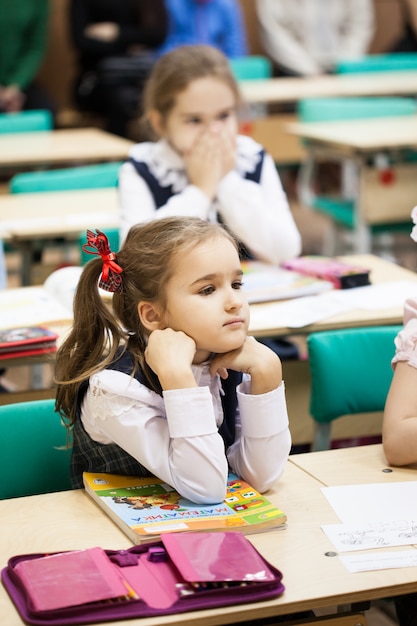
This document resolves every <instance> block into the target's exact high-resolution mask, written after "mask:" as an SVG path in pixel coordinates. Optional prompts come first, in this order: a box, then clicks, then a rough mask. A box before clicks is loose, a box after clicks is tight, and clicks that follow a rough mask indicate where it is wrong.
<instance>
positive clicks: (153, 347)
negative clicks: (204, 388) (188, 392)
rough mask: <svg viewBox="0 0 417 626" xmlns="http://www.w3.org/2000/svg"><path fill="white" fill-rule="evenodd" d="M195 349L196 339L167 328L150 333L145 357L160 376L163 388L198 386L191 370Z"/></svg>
mask: <svg viewBox="0 0 417 626" xmlns="http://www.w3.org/2000/svg"><path fill="white" fill-rule="evenodd" d="M195 351H196V345H195V341H194V339H192V338H191V337H189V336H188V335H186V334H185V333H183V332H182V331H176V330H173V329H172V328H165V329H163V330H154V331H153V332H152V333H151V334H150V336H149V340H148V345H147V347H146V350H145V359H146V362H147V364H148V365H149V367H150V368H151V369H152V370H153V371H154V372H155V374H156V375H157V376H158V378H159V382H160V383H161V386H162V389H164V390H167V389H183V388H188V387H196V386H197V385H196V381H195V378H194V375H193V373H192V370H191V364H192V362H193V359H194V356H195Z"/></svg>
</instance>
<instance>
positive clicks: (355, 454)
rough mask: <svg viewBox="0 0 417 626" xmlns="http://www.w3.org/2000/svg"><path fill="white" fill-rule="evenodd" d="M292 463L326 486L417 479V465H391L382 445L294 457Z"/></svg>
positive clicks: (291, 458) (291, 459) (295, 455)
mask: <svg viewBox="0 0 417 626" xmlns="http://www.w3.org/2000/svg"><path fill="white" fill-rule="evenodd" d="M290 462H291V463H292V464H294V465H296V466H297V467H299V468H300V469H302V470H304V471H305V472H307V473H308V474H309V475H310V476H312V477H313V478H316V479H317V480H319V481H320V482H321V483H322V484H323V485H325V486H326V487H331V486H336V485H357V484H366V483H391V482H400V481H403V480H413V481H414V480H417V465H415V466H414V465H410V466H408V467H394V466H392V465H388V463H387V460H386V458H385V455H384V451H383V448H382V444H376V445H371V446H358V447H354V448H340V449H335V450H325V451H323V452H309V453H307V454H293V455H292V456H291V457H290ZM387 469H388V470H391V471H387Z"/></svg>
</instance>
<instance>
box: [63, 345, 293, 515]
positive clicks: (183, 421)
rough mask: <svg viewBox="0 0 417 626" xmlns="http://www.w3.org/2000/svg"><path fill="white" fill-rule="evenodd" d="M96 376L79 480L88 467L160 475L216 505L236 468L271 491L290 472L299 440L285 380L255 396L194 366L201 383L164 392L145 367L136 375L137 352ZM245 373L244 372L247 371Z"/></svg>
mask: <svg viewBox="0 0 417 626" xmlns="http://www.w3.org/2000/svg"><path fill="white" fill-rule="evenodd" d="M111 367H112V368H113V369H110V368H107V369H105V370H103V371H101V372H99V373H97V374H94V375H93V376H91V378H90V380H89V381H88V384H86V385H85V386H84V387H82V388H81V389H80V394H79V398H78V409H79V410H78V419H77V421H76V424H75V426H74V429H73V438H74V449H73V457H72V482H73V486H74V487H80V486H82V471H99V472H101V471H103V472H113V473H121V474H136V475H139V476H143V475H155V476H158V477H159V478H161V479H162V480H164V481H165V482H167V483H168V484H170V485H172V486H173V487H174V488H175V489H176V490H177V491H178V492H180V493H181V494H182V495H183V496H184V497H187V498H189V499H191V500H193V501H195V502H199V503H210V502H213V501H221V500H223V499H224V497H225V484H226V475H227V471H228V466H230V467H231V468H232V470H234V471H235V472H236V473H237V474H238V475H239V476H240V477H242V478H243V479H246V480H247V481H248V482H249V483H250V484H252V486H253V487H254V488H255V489H258V490H259V491H261V492H262V491H266V490H267V489H268V488H269V487H270V486H271V485H272V484H273V483H274V482H275V481H276V480H277V479H278V478H279V477H280V475H281V474H282V471H283V469H284V466H285V463H286V460H287V457H288V453H289V450H290V446H291V437H290V432H289V428H288V415H287V408H286V402H285V391H284V383H281V385H280V386H279V387H278V388H277V389H275V390H273V391H271V392H269V393H266V394H260V395H250V393H249V390H250V377H249V376H248V375H244V376H243V378H242V382H241V383H240V384H238V385H237V387H236V384H237V382H238V381H237V380H236V376H237V374H236V373H235V372H231V373H230V380H229V383H228V381H227V380H226V381H223V383H224V384H223V385H222V381H221V379H220V377H219V376H218V375H216V376H214V377H212V376H211V375H210V372H209V363H204V364H202V365H193V366H192V371H193V374H194V376H195V378H196V381H197V385H198V386H197V387H195V388H190V389H174V390H169V391H164V392H161V394H159V393H156V392H155V391H153V390H151V389H150V388H149V386H148V385H147V384H146V381H145V378H144V376H143V373H142V372H140V371H139V372H138V373H136V374H135V376H134V377H132V376H131V371H132V361H131V360H130V356H129V354H125V356H124V357H123V358H122V359H120V360H118V361H116V363H115V364H113V365H112V366H111ZM239 376H240V375H239Z"/></svg>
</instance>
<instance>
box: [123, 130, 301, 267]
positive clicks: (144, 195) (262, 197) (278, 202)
mask: <svg viewBox="0 0 417 626" xmlns="http://www.w3.org/2000/svg"><path fill="white" fill-rule="evenodd" d="M261 150H262V146H260V145H259V144H258V143H256V142H255V141H253V139H251V138H250V137H246V136H243V135H239V136H238V137H237V157H236V169H235V170H233V171H232V172H229V173H228V174H227V175H226V176H225V177H224V178H223V179H222V180H221V181H220V184H219V186H218V189H217V195H216V199H215V201H214V202H211V201H210V199H209V198H208V196H206V195H205V194H204V193H203V192H202V191H201V190H200V189H199V188H198V187H196V186H194V185H191V184H189V183H188V180H187V175H186V170H185V165H184V161H183V159H182V157H181V156H180V155H179V154H178V153H177V152H175V151H174V150H173V149H172V148H171V147H170V145H169V144H168V143H167V142H166V141H165V140H160V141H158V142H156V143H152V142H143V143H139V144H136V145H135V146H133V148H132V149H131V151H130V156H131V157H132V158H133V159H134V160H136V161H139V162H143V163H145V164H146V165H147V166H148V168H149V170H150V172H151V173H152V174H153V176H154V177H155V178H156V179H157V181H158V183H159V185H160V186H161V187H168V186H171V185H172V186H173V191H174V194H175V195H173V196H171V197H170V198H169V200H168V202H167V203H166V204H165V205H164V206H162V207H160V208H159V209H157V207H156V204H155V200H154V197H153V195H152V193H151V190H150V189H149V187H148V185H147V183H146V182H145V180H144V179H143V178H142V177H141V176H140V175H139V174H138V172H137V171H136V169H135V168H134V166H133V165H132V164H131V163H129V162H126V163H124V164H123V166H122V167H121V170H120V176H119V196H120V207H121V216H120V217H121V231H120V235H121V241H124V239H125V237H126V235H127V232H128V230H129V228H130V227H131V226H132V225H133V224H137V223H140V222H145V221H148V220H151V219H160V218H164V217H170V216H174V215H183V216H196V217H200V218H201V219H204V220H209V221H216V220H217V215H220V216H221V219H222V221H223V223H224V224H225V225H226V226H227V227H228V228H229V230H230V231H231V232H232V233H233V234H234V236H235V237H236V238H237V239H238V240H239V241H241V242H242V243H243V244H244V245H245V246H246V247H247V248H248V250H250V251H251V253H252V254H253V255H254V257H256V258H258V259H260V260H264V261H267V262H270V263H275V264H279V263H281V262H282V261H285V260H287V259H290V258H294V257H296V256H299V254H300V253H301V236H300V233H299V231H298V229H297V226H296V224H295V222H294V219H293V216H292V213H291V210H290V207H289V205H288V201H287V198H286V195H285V193H284V190H283V188H282V184H281V181H280V179H279V176H278V172H277V170H276V167H275V163H274V161H273V159H272V158H271V156H270V155H268V154H265V157H264V162H263V165H262V171H261V177H260V182H259V183H257V182H254V181H252V180H247V179H245V178H244V175H245V173H246V172H249V173H253V172H254V171H255V169H256V166H257V165H258V163H259V160H260V158H261V155H260V151H261Z"/></svg>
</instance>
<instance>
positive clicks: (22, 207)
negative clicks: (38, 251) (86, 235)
mask: <svg viewBox="0 0 417 626" xmlns="http://www.w3.org/2000/svg"><path fill="white" fill-rule="evenodd" d="M119 222H120V218H119V204H118V196H117V189H115V188H108V189H83V190H71V191H48V192H39V193H21V194H3V195H0V238H1V239H3V240H4V241H9V242H10V243H12V244H13V245H14V246H16V247H17V248H18V249H19V250H20V253H21V257H22V266H21V282H22V285H23V286H24V285H29V284H30V274H31V261H32V258H33V251H34V246H35V245H36V240H39V239H44V240H48V239H51V238H55V237H63V238H64V239H74V238H76V237H78V235H79V234H80V233H82V232H85V231H86V229H87V228H101V229H104V230H105V229H106V228H117V227H118V225H119Z"/></svg>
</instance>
